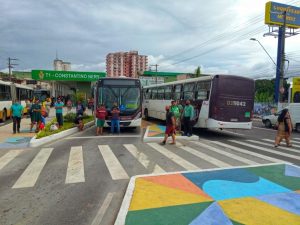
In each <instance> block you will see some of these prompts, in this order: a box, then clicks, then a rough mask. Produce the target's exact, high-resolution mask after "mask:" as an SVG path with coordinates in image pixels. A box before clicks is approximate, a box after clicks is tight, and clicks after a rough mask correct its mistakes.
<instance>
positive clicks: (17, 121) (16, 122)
mask: <svg viewBox="0 0 300 225" xmlns="http://www.w3.org/2000/svg"><path fill="white" fill-rule="evenodd" d="M23 109H24V107H23V106H22V105H21V104H20V102H19V100H18V99H16V101H15V102H14V104H13V105H12V106H11V108H10V110H11V113H12V118H13V132H14V134H15V133H16V131H18V133H20V126H21V118H22V117H23Z"/></svg>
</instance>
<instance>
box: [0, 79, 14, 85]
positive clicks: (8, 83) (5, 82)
mask: <svg viewBox="0 0 300 225" xmlns="http://www.w3.org/2000/svg"><path fill="white" fill-rule="evenodd" d="M0 84H4V85H11V84H12V82H9V81H3V80H0Z"/></svg>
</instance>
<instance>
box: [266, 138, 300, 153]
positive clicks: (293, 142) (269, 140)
mask: <svg viewBox="0 0 300 225" xmlns="http://www.w3.org/2000/svg"><path fill="white" fill-rule="evenodd" d="M263 140H264V141H267V142H272V143H273V144H274V140H272V139H263ZM291 143H292V145H293V147H297V148H300V145H296V144H295V141H293V140H292V141H291ZM299 143H300V142H299ZM285 144H286V142H285V140H283V141H282V142H281V145H285ZM298 152H299V151H298Z"/></svg>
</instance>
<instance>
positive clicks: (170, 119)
mask: <svg viewBox="0 0 300 225" xmlns="http://www.w3.org/2000/svg"><path fill="white" fill-rule="evenodd" d="M175 128H176V118H175V116H174V113H173V112H172V111H171V110H170V106H166V131H165V138H164V140H163V141H162V142H161V145H165V144H166V142H167V139H168V137H169V136H172V143H171V144H173V145H174V144H176V142H175V131H176V129H175Z"/></svg>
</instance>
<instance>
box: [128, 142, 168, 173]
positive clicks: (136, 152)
mask: <svg viewBox="0 0 300 225" xmlns="http://www.w3.org/2000/svg"><path fill="white" fill-rule="evenodd" d="M124 147H125V148H126V149H127V150H128V151H129V152H130V154H131V155H132V156H133V157H134V158H136V159H137V160H138V161H139V162H140V163H141V164H142V165H143V166H144V167H145V168H146V169H150V170H151V172H150V173H153V174H157V173H165V172H166V171H164V170H163V169H162V168H161V167H160V166H159V165H157V164H155V163H154V162H151V161H150V160H149V158H148V156H147V155H145V154H144V153H143V152H140V151H139V150H138V149H137V148H136V147H135V146H134V145H133V144H124ZM151 168H152V169H151Z"/></svg>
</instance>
